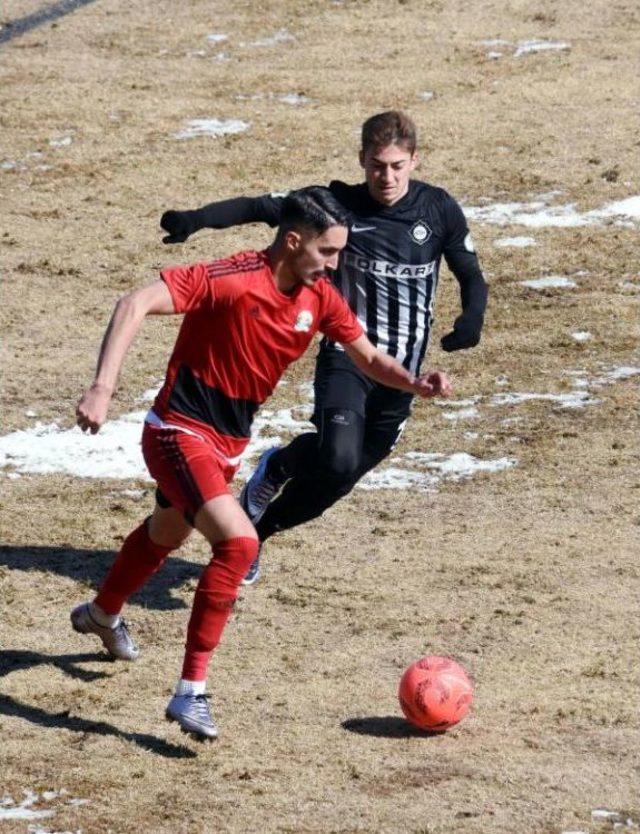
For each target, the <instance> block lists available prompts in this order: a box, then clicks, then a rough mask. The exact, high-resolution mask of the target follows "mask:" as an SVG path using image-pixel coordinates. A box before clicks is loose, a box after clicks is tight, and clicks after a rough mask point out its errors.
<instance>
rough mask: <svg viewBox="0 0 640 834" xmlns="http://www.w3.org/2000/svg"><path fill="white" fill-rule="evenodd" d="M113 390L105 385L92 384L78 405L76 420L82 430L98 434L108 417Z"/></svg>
mask: <svg viewBox="0 0 640 834" xmlns="http://www.w3.org/2000/svg"><path fill="white" fill-rule="evenodd" d="M110 402H111V391H110V390H109V389H108V388H105V387H104V386H103V385H92V386H91V388H89V389H88V390H87V391H86V392H85V393H84V395H83V397H82V398H81V400H80V402H79V403H78V405H77V406H76V422H77V423H78V425H79V426H80V428H81V429H82V431H90V432H91V434H97V432H98V431H99V430H100V426H102V424H103V423H104V421H105V420H106V419H107V411H108V410H109V403H110Z"/></svg>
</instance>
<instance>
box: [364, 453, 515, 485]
mask: <svg viewBox="0 0 640 834" xmlns="http://www.w3.org/2000/svg"><path fill="white" fill-rule="evenodd" d="M403 462H407V463H410V464H412V465H414V466H417V467H419V468H418V469H415V468H412V469H407V468H401V467H399V466H389V467H386V468H384V469H379V470H374V471H372V472H369V473H367V475H365V477H364V478H363V479H362V481H360V482H359V483H358V487H359V488H360V489H364V490H373V489H410V488H414V489H419V490H420V491H423V492H427V491H432V490H434V489H435V488H436V487H437V485H438V483H439V482H440V481H442V480H443V479H447V480H454V481H458V480H462V479H465V478H469V477H471V476H472V475H475V474H476V473H478V472H500V471H502V470H503V469H508V468H510V467H511V466H515V465H516V463H517V461H516V460H515V459H514V458H498V459H496V460H480V459H479V458H475V457H474V456H473V455H469V454H467V453H466V452H455V453H453V454H451V455H448V456H447V455H442V454H437V453H433V452H407V453H406V454H405V455H403V456H402V457H399V458H393V459H392V463H400V464H401V463H403Z"/></svg>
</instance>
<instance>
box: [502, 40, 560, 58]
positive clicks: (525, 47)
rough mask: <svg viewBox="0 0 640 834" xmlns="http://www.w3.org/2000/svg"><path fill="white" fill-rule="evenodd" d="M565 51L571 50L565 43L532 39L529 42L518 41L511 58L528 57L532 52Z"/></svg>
mask: <svg viewBox="0 0 640 834" xmlns="http://www.w3.org/2000/svg"><path fill="white" fill-rule="evenodd" d="M566 49H571V44H569V43H566V42H565V41H543V40H538V39H537V38H534V39H533V40H529V41H520V42H519V43H518V45H517V47H516V51H515V52H514V53H513V57H514V58H520V57H521V56H522V55H530V54H531V53H532V52H546V51H548V50H566Z"/></svg>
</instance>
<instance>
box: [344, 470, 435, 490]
mask: <svg viewBox="0 0 640 834" xmlns="http://www.w3.org/2000/svg"><path fill="white" fill-rule="evenodd" d="M437 481H438V479H437V478H436V477H435V476H433V475H429V474H427V473H425V472H416V471H415V470H409V469H399V468H398V467H395V466H388V467H387V468H385V469H374V470H373V471H372V472H368V473H367V474H366V475H365V476H364V478H362V480H361V481H358V487H359V489H364V490H374V489H419V490H420V491H421V492H428V491H429V490H431V489H433V488H434V487H435V485H436V483H437Z"/></svg>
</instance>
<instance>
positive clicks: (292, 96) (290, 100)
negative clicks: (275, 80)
mask: <svg viewBox="0 0 640 834" xmlns="http://www.w3.org/2000/svg"><path fill="white" fill-rule="evenodd" d="M275 99H276V101H281V102H282V103H283V104H291V105H293V106H294V107H295V106H299V105H301V104H309V102H310V101H311V99H310V98H308V97H307V96H305V95H303V94H302V93H283V94H282V95H276V96H275Z"/></svg>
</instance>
